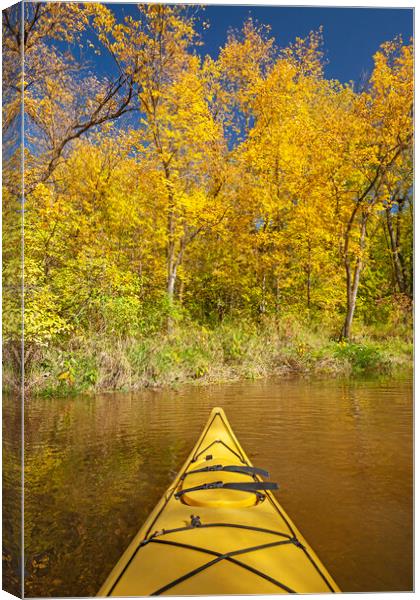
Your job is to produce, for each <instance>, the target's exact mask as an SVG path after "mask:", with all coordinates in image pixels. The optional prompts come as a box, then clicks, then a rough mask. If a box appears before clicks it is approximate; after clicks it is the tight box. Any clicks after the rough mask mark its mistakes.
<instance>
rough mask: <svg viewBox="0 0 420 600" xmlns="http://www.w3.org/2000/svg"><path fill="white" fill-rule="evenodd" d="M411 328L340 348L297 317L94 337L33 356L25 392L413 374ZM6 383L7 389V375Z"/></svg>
mask: <svg viewBox="0 0 420 600" xmlns="http://www.w3.org/2000/svg"><path fill="white" fill-rule="evenodd" d="M411 362H412V342H411V338H410V329H409V328H408V327H407V328H405V327H404V326H403V325H401V326H400V327H399V328H395V327H394V328H392V330H391V329H389V330H387V329H386V328H382V329H377V328H376V329H373V328H371V329H368V328H366V327H364V328H363V329H362V328H360V329H359V331H357V328H356V329H355V335H354V339H353V341H351V342H344V341H342V342H339V341H337V340H336V339H334V338H333V337H332V335H331V331H328V327H327V326H326V325H325V323H324V324H312V325H308V324H305V325H304V324H303V323H302V322H299V321H298V320H297V319H296V318H291V317H289V318H284V319H282V320H281V321H274V320H273V321H267V322H265V323H262V324H260V325H258V326H257V325H255V324H251V323H246V322H243V321H242V322H240V323H233V322H231V323H224V324H221V325H220V326H218V327H216V328H214V329H207V328H205V327H202V326H201V327H200V326H198V325H196V324H193V323H185V322H184V323H180V324H178V325H176V326H175V328H174V330H173V332H172V333H171V334H170V335H169V334H167V333H162V332H160V333H157V332H156V333H154V334H151V335H148V336H147V337H146V336H145V337H142V338H139V337H126V338H122V337H110V336H104V335H103V334H102V335H100V334H98V333H96V334H92V335H90V336H88V337H85V336H83V337H73V338H72V339H71V340H69V341H67V343H66V345H65V346H64V344H63V348H60V347H59V346H52V347H49V348H48V347H46V348H42V349H38V350H37V352H36V353H35V354H34V356H33V359H32V361H31V364H30V365H29V368H27V371H26V374H27V383H28V389H29V390H30V391H31V392H32V393H41V394H47V395H50V394H51V395H53V394H54V395H56V394H62V395H67V394H70V393H79V392H82V391H83V392H100V391H108V390H133V389H140V388H145V387H162V386H173V385H178V384H182V383H191V382H196V383H199V384H207V383H217V382H223V381H232V380H238V379H258V378H265V377H270V376H282V375H289V374H302V375H307V374H314V375H329V376H339V375H340V376H342V375H356V374H359V373H390V372H393V371H397V370H400V369H404V368H409V367H411ZM5 375H6V378H5V379H6V383H7V373H6V374H5Z"/></svg>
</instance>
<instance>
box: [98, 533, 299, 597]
mask: <svg viewBox="0 0 420 600" xmlns="http://www.w3.org/2000/svg"><path fill="white" fill-rule="evenodd" d="M218 527H226V528H233V529H245V530H249V531H258V532H260V533H269V534H271V535H274V536H279V537H281V538H284V539H286V540H289V541H290V542H292V543H293V544H295V545H296V543H295V541H294V540H295V539H296V538H295V537H294V536H293V537H291V536H290V535H289V534H288V533H284V532H282V531H276V530H275V529H267V528H265V527H257V526H255V525H241V524H240V523H202V524H201V527H200V529H206V528H218ZM149 529H150V528H149ZM181 531H185V532H191V531H196V528H195V527H192V526H191V525H187V526H184V527H174V528H172V529H161V530H160V531H155V532H154V533H152V534H151V535H149V536H148V537H145V538H143V540H142V541H141V542H140V543H139V545H138V546H137V548H136V549H135V551H134V552H133V554H132V555H131V557H130V558H129V560H128V561H127V563H126V565H125V566H124V568H123V570H122V571H121V573H120V574H119V575H118V577H117V579H116V580H115V582H114V583H113V585H112V587H111V589H110V591H109V592H108V596H110V595H111V594H112V592H113V590H114V589H115V587H116V586H117V585H118V582H119V581H120V579H121V577H122V576H123V575H124V573H125V572H126V570H127V569H128V567H129V566H130V564H131V563H132V561H133V560H134V558H135V557H136V556H137V553H138V552H139V550H141V549H142V548H144V547H145V546H147V545H148V544H150V543H152V542H157V541H158V540H157V538H159V539H160V538H161V537H162V536H165V535H170V534H172V533H179V532H181ZM172 543H173V544H176V542H172ZM185 545H186V544H185ZM302 547H303V546H302ZM200 550H201V552H204V550H203V549H200ZM206 552H207V553H208V554H212V553H213V551H212V550H208V551H207V550H206ZM227 560H230V561H231V562H232V561H233V560H234V559H227ZM244 568H247V565H244Z"/></svg>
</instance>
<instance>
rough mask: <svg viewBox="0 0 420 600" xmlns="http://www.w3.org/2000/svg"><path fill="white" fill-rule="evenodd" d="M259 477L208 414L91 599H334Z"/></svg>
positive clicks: (328, 580)
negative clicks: (252, 596)
mask: <svg viewBox="0 0 420 600" xmlns="http://www.w3.org/2000/svg"><path fill="white" fill-rule="evenodd" d="M225 469H227V470H225ZM259 473H260V471H259V470H258V469H256V470H255V471H254V470H253V466H252V464H251V462H250V460H249V459H248V457H247V456H246V454H245V452H244V450H243V448H242V447H241V445H240V444H239V441H238V440H237V438H236V436H235V434H234V433H233V431H232V428H231V426H230V424H229V422H228V420H227V418H226V415H225V413H224V411H223V409H221V408H215V409H213V411H212V412H211V415H210V418H209V420H208V422H207V424H206V426H205V428H204V431H203V433H202V434H201V436H200V438H199V440H198V442H197V444H196V445H195V447H194V449H193V450H192V452H191V454H190V455H189V457H188V458H187V460H186V461H185V463H184V465H183V467H182V468H181V470H180V472H179V474H178V475H177V477H176V479H175V481H174V482H173V484H172V485H171V487H170V488H169V489H168V490H167V492H166V493H165V494H164V496H163V497H162V498H161V500H160V501H159V503H158V504H157V506H156V508H155V509H154V510H153V512H152V513H151V515H150V516H149V518H148V519H147V521H146V523H145V524H144V525H143V526H142V528H141V529H140V530H139V532H138V533H137V535H136V536H135V537H134V539H133V540H132V542H131V543H130V545H129V547H128V548H127V550H126V551H125V552H124V554H123V555H122V557H121V558H120V560H119V561H118V563H117V564H116V566H115V567H114V569H113V570H112V571H111V573H110V575H109V576H108V578H107V580H106V581H105V583H104V584H103V586H102V587H101V589H100V590H99V592H98V596H110V595H112V596H149V595H177V596H178V595H204V594H205V595H218V594H279V593H293V592H297V593H325V592H339V591H340V590H339V588H338V586H337V584H336V583H335V582H334V580H333V579H332V577H331V576H330V575H329V573H328V571H327V570H326V569H325V567H324V566H323V564H322V563H321V561H320V560H319V558H318V557H317V556H316V554H315V552H314V551H313V550H312V549H311V548H310V546H309V545H308V544H307V542H306V540H305V539H304V538H303V536H302V535H301V534H300V532H299V531H298V530H297V528H296V526H295V525H294V524H293V523H292V521H291V519H290V518H289V517H288V515H287V514H286V513H285V511H284V510H283V508H282V507H281V506H280V504H279V503H278V502H277V500H276V499H275V497H274V495H273V494H272V492H271V491H270V490H269V489H265V486H267V484H265V483H264V481H263V477H262V476H261V475H260V474H259ZM250 484H251V485H250ZM268 486H270V484H268ZM197 488H198V489H197ZM238 488H240V489H238ZM248 488H249V489H248ZM254 488H257V489H254ZM260 488H261V489H260Z"/></svg>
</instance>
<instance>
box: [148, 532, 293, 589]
mask: <svg viewBox="0 0 420 600" xmlns="http://www.w3.org/2000/svg"><path fill="white" fill-rule="evenodd" d="M150 541H151V542H154V543H155V544H167V545H170V546H177V547H181V548H186V549H187V550H195V551H197V552H203V553H204V554H210V555H213V556H216V557H217V558H215V559H213V560H211V561H210V562H208V563H205V564H204V565H201V566H200V567H197V568H196V569H193V570H192V571H189V572H188V573H185V575H182V576H181V577H178V578H177V579H174V580H173V581H171V582H170V583H167V584H166V585H164V586H162V587H161V588H159V589H158V590H156V591H155V592H153V593H152V594H150V596H159V595H160V594H162V593H163V592H166V591H167V590H169V589H171V588H173V587H175V586H176V585H178V584H179V583H182V582H183V581H186V580H187V579H190V578H191V577H193V576H194V575H197V574H198V573H201V572H202V571H204V570H205V569H208V568H209V567H212V566H213V565H215V564H217V563H219V562H221V561H222V560H227V561H228V562H232V563H233V564H236V565H237V566H240V567H242V568H244V569H246V570H248V571H251V572H252V573H254V574H255V575H258V576H259V577H262V578H263V579H267V580H268V581H270V583H273V584H274V585H277V586H278V587H280V588H281V589H283V590H285V591H286V592H289V593H290V594H295V593H296V592H295V591H294V590H292V589H291V588H289V587H288V586H287V585H285V584H283V583H281V582H280V581H277V579H274V578H273V577H270V575H267V574H266V573H264V572H262V571H259V570H258V569H255V568H254V567H252V566H251V565H247V564H246V563H242V562H241V561H239V560H236V559H235V558H233V556H237V555H240V554H247V553H249V552H253V551H256V550H263V549H266V548H270V547H275V546H284V545H286V544H291V543H293V540H287V541H281V542H270V543H269V544H261V545H259V546H251V547H248V548H241V549H240V550H233V551H232V552H226V553H224V554H222V553H220V552H216V551H215V550H209V549H207V548H201V547H199V546H192V545H190V544H181V543H180V542H171V541H170V540H157V539H151V540H150Z"/></svg>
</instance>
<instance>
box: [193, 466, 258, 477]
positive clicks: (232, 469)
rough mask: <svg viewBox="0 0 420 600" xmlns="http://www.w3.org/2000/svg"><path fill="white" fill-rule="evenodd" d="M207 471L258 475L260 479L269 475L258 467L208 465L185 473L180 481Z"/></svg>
mask: <svg viewBox="0 0 420 600" xmlns="http://www.w3.org/2000/svg"><path fill="white" fill-rule="evenodd" d="M209 471H227V472H228V473H242V474H244V475H260V476H261V477H270V474H269V472H268V471H266V470H265V469H260V468H258V467H248V466H247V465H210V466H209V467H202V468H201V469H194V470H193V471H186V472H185V473H184V474H183V475H182V477H181V479H185V478H186V476H187V475H191V474H192V473H207V472H209Z"/></svg>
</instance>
